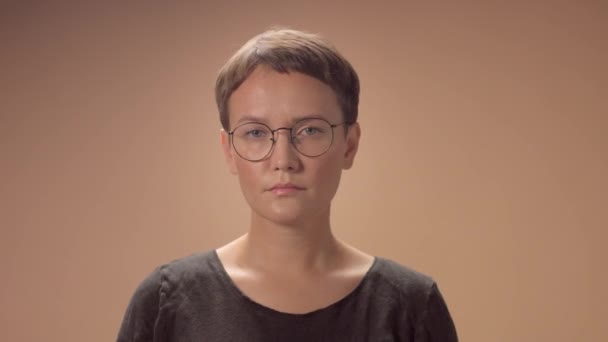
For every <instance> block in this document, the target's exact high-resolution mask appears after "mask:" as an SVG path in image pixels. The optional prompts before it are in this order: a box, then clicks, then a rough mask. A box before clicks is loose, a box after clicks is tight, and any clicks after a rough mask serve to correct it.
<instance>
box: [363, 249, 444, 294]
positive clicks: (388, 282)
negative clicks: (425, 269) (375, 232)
mask: <svg viewBox="0 0 608 342" xmlns="http://www.w3.org/2000/svg"><path fill="white" fill-rule="evenodd" d="M370 277H372V278H373V279H374V280H375V281H380V282H382V283H384V284H385V286H387V287H389V288H391V289H392V290H394V291H398V292H401V293H403V294H409V295H420V294H424V293H428V291H429V289H430V288H432V286H433V285H434V284H435V280H434V279H433V278H432V277H431V276H429V275H427V274H424V273H422V272H419V271H417V270H415V269H413V268H411V267H409V266H405V265H402V264H400V263H398V262H396V261H393V260H390V259H386V258H382V257H376V260H375V262H374V265H373V266H372V269H371V270H370Z"/></svg>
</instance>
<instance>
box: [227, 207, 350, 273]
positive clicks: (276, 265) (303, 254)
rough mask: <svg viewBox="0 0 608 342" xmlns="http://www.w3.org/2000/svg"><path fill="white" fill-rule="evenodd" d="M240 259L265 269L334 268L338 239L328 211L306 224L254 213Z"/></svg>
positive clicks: (240, 243) (316, 269)
mask: <svg viewBox="0 0 608 342" xmlns="http://www.w3.org/2000/svg"><path fill="white" fill-rule="evenodd" d="M239 245H240V248H238V249H239V250H240V253H238V254H239V259H240V260H241V261H242V262H244V263H246V264H248V265H249V266H250V267H252V268H255V269H258V270H260V271H263V272H274V271H277V272H281V273H285V272H289V273H291V272H293V273H302V272H318V271H323V270H326V269H328V268H330V267H332V265H331V264H332V262H331V261H334V260H335V259H336V256H337V253H338V247H339V242H338V241H337V240H336V238H335V237H334V236H333V234H332V231H331V227H330V223H329V209H328V210H327V212H326V213H323V214H322V215H319V216H318V217H315V218H310V219H309V220H307V221H306V222H305V223H298V224H289V225H287V224H277V223H276V222H272V221H269V220H267V219H265V218H263V217H261V216H259V215H256V214H255V213H252V217H251V227H250V230H249V233H247V234H246V235H244V236H243V237H241V238H240V239H239Z"/></svg>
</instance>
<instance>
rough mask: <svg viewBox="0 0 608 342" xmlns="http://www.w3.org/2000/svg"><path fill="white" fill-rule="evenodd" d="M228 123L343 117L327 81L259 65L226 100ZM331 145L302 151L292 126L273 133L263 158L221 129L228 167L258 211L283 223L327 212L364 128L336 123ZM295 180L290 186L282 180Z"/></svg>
mask: <svg viewBox="0 0 608 342" xmlns="http://www.w3.org/2000/svg"><path fill="white" fill-rule="evenodd" d="M228 108H229V115H230V126H231V127H230V129H231V130H233V129H234V128H235V127H237V126H239V125H241V124H243V123H247V122H261V123H264V124H266V125H267V126H268V127H270V128H271V129H276V128H279V127H292V126H293V124H294V123H295V122H297V121H298V120H301V119H303V118H308V117H311V116H315V117H320V118H323V119H325V120H326V121H328V122H329V123H331V124H339V123H342V122H343V121H344V118H343V115H342V111H341V109H340V106H339V105H338V99H337V97H336V94H335V92H334V91H333V90H332V89H331V88H330V87H329V86H327V85H326V84H324V83H323V82H321V81H319V80H317V79H315V78H313V77H310V76H307V75H304V74H301V73H297V72H291V73H278V72H276V71H274V70H272V69H270V68H268V67H264V66H260V67H257V68H256V69H255V70H254V71H253V73H252V74H251V75H250V76H249V77H248V78H247V79H246V80H245V81H244V82H243V83H242V84H241V85H240V86H239V88H237V89H236V90H235V91H234V92H233V93H232V95H231V96H230V99H229V101H228ZM333 131H334V139H333V143H332V145H331V147H330V148H329V150H328V151H327V152H326V153H325V154H323V155H321V156H319V157H314V158H311V157H306V156H304V155H302V154H300V153H299V152H298V151H297V150H296V149H295V148H294V146H293V145H292V144H291V142H290V139H289V138H290V136H289V134H290V133H289V131H288V130H280V131H278V132H276V133H275V137H276V138H277V141H276V143H275V145H274V148H273V150H272V152H271V154H270V155H269V156H268V157H266V158H265V159H263V160H261V161H257V162H251V161H248V160H245V159H243V158H241V157H240V156H239V155H238V154H237V153H236V152H235V150H234V148H233V146H232V145H231V144H230V142H229V137H228V133H227V132H225V131H222V146H223V150H224V155H225V157H226V162H227V164H228V167H229V169H230V172H231V173H233V174H235V175H237V176H238V178H239V182H240V185H241V190H242V191H243V195H244V197H245V199H246V201H247V202H248V203H249V206H250V207H251V209H252V211H253V214H254V215H259V216H261V217H262V218H264V219H266V220H269V221H272V222H276V223H279V224H285V225H297V224H298V223H302V222H306V221H307V220H311V219H315V218H322V217H323V216H324V215H329V208H330V203H331V200H332V199H333V197H334V195H335V193H336V191H337V189H338V185H339V183H340V176H341V173H342V170H345V169H348V168H350V167H351V166H352V164H353V160H354V157H355V154H356V152H357V147H358V144H359V136H360V129H359V126H358V124H353V125H351V126H350V127H349V129H348V131H347V133H345V130H344V126H338V127H335V128H334V129H333ZM285 184H291V185H292V186H291V187H286V188H285V187H283V188H281V186H280V185H285Z"/></svg>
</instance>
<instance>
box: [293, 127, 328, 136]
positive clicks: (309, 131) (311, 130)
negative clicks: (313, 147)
mask: <svg viewBox="0 0 608 342" xmlns="http://www.w3.org/2000/svg"><path fill="white" fill-rule="evenodd" d="M321 132H322V131H321V129H319V128H318V127H314V126H307V127H303V128H301V129H300V130H299V131H298V135H304V136H308V135H315V134H319V133H321Z"/></svg>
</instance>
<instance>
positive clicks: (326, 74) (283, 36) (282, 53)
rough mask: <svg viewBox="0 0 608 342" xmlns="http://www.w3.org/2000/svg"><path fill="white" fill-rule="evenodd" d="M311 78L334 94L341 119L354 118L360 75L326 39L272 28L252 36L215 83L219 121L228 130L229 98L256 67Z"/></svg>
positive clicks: (223, 69) (349, 120) (355, 117)
mask: <svg viewBox="0 0 608 342" xmlns="http://www.w3.org/2000/svg"><path fill="white" fill-rule="evenodd" d="M260 65H264V66H268V67H270V68H272V69H273V70H275V71H277V72H280V73H289V72H292V71H295V72H300V73H303V74H306V75H308V76H311V77H314V78H316V79H318V80H319V81H321V82H323V83H325V84H327V85H328V86H330V87H331V88H332V89H333V90H334V92H335V93H336V96H337V99H338V104H339V105H340V108H341V109H342V114H343V116H344V121H345V122H347V123H354V122H356V121H357V116H358V107H359V77H358V76H357V73H356V72H355V69H354V68H353V67H352V66H351V64H350V63H349V62H348V61H347V60H346V59H345V58H344V57H343V56H342V55H341V54H340V53H339V52H338V51H337V50H336V49H335V48H334V47H333V46H332V45H331V44H330V43H329V42H327V41H326V40H325V39H323V38H322V37H321V36H319V35H316V34H311V33H307V32H302V31H296V30H292V29H285V28H279V29H271V30H268V31H266V32H263V33H261V34H259V35H257V36H255V37H253V38H251V39H250V40H249V41H248V42H247V43H245V45H243V46H242V47H241V48H240V49H239V50H238V51H237V52H236V53H235V54H234V55H233V56H232V57H231V58H230V59H229V60H228V62H227V63H226V64H225V65H224V66H223V67H222V69H221V70H220V72H219V75H218V78H217V81H216V84H215V100H216V102H217V107H218V110H219V114H220V121H221V123H222V127H223V128H224V129H225V130H227V131H228V130H230V122H229V115H228V111H229V109H228V101H229V99H230V96H231V95H232V93H233V92H234V91H235V90H236V89H237V88H238V87H239V86H240V85H241V83H243V81H245V79H247V77H249V75H250V74H251V73H252V72H253V71H254V70H255V68H256V67H258V66H260Z"/></svg>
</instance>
